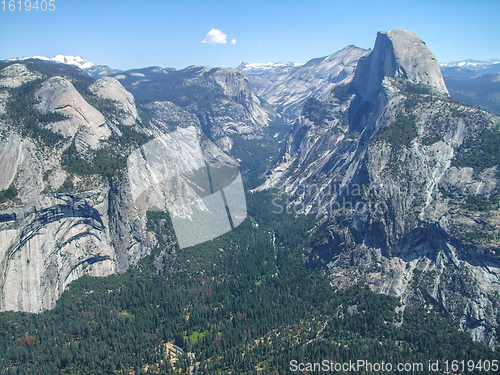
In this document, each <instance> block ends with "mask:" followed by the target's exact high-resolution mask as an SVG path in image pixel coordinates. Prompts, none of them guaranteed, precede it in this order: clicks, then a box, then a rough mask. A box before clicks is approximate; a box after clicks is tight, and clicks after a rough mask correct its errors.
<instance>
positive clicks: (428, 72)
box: [353, 30, 448, 102]
mask: <svg viewBox="0 0 500 375" xmlns="http://www.w3.org/2000/svg"><path fill="white" fill-rule="evenodd" d="M385 77H390V78H396V79H404V80H405V81H408V82H412V83H415V84H424V85H427V86H430V87H432V88H433V89H435V90H436V91H437V92H439V93H448V90H447V89H446V86H445V84H444V81H443V77H442V75H441V70H440V69H439V64H438V62H437V60H436V58H435V57H434V55H433V54H432V52H431V51H429V49H428V48H427V46H426V45H425V43H424V42H423V41H422V40H421V39H420V38H419V37H418V36H417V35H416V34H414V33H412V32H411V31H407V30H393V31H389V32H379V33H378V34H377V39H376V41H375V47H373V51H372V52H371V53H370V54H369V55H368V56H366V57H365V58H362V59H361V60H360V62H359V64H358V66H357V67H356V74H355V76H354V81H353V85H354V87H355V88H356V90H357V93H358V94H359V95H360V96H361V97H363V99H364V100H366V101H369V102H372V101H374V99H375V97H376V96H377V95H378V93H379V92H380V89H381V83H382V80H383V79H384V78H385Z"/></svg>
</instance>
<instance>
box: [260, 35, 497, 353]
mask: <svg viewBox="0 0 500 375" xmlns="http://www.w3.org/2000/svg"><path fill="white" fill-rule="evenodd" d="M427 69H428V70H427ZM438 69H439V67H438V65H437V62H436V61H435V60H434V59H433V56H432V54H431V53H430V52H428V50H427V48H426V47H425V45H424V44H423V42H421V41H420V39H418V37H416V36H415V34H413V33H410V32H407V31H402V30H396V31H392V32H389V33H379V35H378V37H377V41H376V45H375V48H374V50H373V51H372V53H371V54H370V55H369V56H367V57H366V58H364V59H363V60H361V62H360V64H359V66H358V68H357V70H356V73H355V77H354V79H353V85H354V90H352V92H355V93H357V94H351V95H347V96H344V97H339V95H336V93H335V92H332V93H331V94H330V95H329V96H328V97H326V98H325V99H324V100H323V101H318V100H309V101H308V102H306V104H305V106H304V109H303V112H302V116H301V118H300V119H299V120H298V121H297V122H296V124H295V126H294V128H293V130H292V132H291V134H290V137H289V139H288V141H287V143H286V145H285V147H284V148H283V151H282V155H281V159H280V163H279V164H278V165H276V166H275V167H274V168H273V169H272V170H270V171H269V172H268V181H267V183H266V184H265V185H264V187H271V186H272V187H278V188H281V189H284V190H285V191H286V192H288V194H290V195H292V196H293V197H294V198H295V200H294V203H291V204H290V207H289V209H290V211H291V212H296V213H298V214H310V215H315V216H316V218H317V222H318V224H317V227H316V231H315V234H314V235H313V238H315V240H314V241H313V243H312V244H311V249H310V250H309V251H308V252H307V255H306V264H307V265H308V266H310V267H315V268H322V269H324V270H325V271H326V272H327V274H328V275H329V276H328V277H329V279H330V280H331V282H332V284H334V285H337V286H348V285H352V284H353V283H356V282H358V281H366V282H367V283H368V284H369V285H370V287H371V288H372V290H374V291H377V292H380V293H386V294H390V295H395V296H398V297H401V299H402V301H403V302H404V303H405V304H406V305H408V306H414V305H423V304H429V301H432V304H434V308H436V309H440V310H441V311H443V312H445V313H446V314H448V315H449V316H450V317H451V318H452V319H453V320H454V322H455V323H456V324H457V326H459V327H460V328H461V329H463V330H464V331H467V332H469V333H470V334H471V335H472V337H474V338H475V339H476V340H480V341H483V342H485V343H486V344H488V345H490V346H491V347H496V345H497V343H498V337H499V336H498V335H499V332H500V331H499V322H498V319H497V317H498V314H499V313H500V311H499V310H498V308H499V307H498V303H497V301H498V297H499V295H500V257H499V256H500V243H499V242H498V239H499V238H500V237H499V236H500V228H499V226H498V217H500V207H499V197H500V178H499V175H498V170H499V168H500V166H499V159H498V158H497V156H495V155H497V154H496V153H495V152H494V151H493V150H494V148H488V147H485V146H482V144H483V143H482V142H484V139H485V138H488V139H490V140H491V142H498V141H500V118H498V117H497V116H494V115H492V114H489V113H487V112H483V111H481V110H478V109H474V108H470V107H467V106H464V105H460V104H458V103H455V102H453V101H451V100H450V99H449V97H448V95H447V91H446V88H445V87H444V84H443V80H442V77H441V75H440V73H439V70H438ZM472 145H474V146H472ZM483 149H484V152H482V151H481V155H482V156H481V157H479V158H478V159H476V158H473V157H471V154H472V153H474V152H478V151H477V150H483ZM486 150H488V151H486ZM481 202H482V203H481ZM277 203H280V204H281V205H285V204H286V201H284V200H283V201H277Z"/></svg>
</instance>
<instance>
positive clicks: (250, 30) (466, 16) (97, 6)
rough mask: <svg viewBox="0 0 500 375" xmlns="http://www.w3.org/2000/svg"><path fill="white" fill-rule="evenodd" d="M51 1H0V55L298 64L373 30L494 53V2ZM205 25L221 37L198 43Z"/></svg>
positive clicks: (480, 54)
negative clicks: (32, 6)
mask: <svg viewBox="0 0 500 375" xmlns="http://www.w3.org/2000/svg"><path fill="white" fill-rule="evenodd" d="M17 1H18V0H16V6H17V7H19V5H18V3H17ZM34 1H35V0H32V1H31V3H34ZM47 1H48V0H47ZM7 3H8V0H7ZM23 4H24V0H23ZM54 4H55V6H56V9H55V11H53V12H48V11H45V12H41V11H38V12H36V11H34V10H31V11H29V12H27V11H25V10H23V11H18V10H16V11H14V12H9V11H8V10H6V11H3V9H2V7H3V5H2V4H1V3H0V60H1V59H6V58H9V57H22V56H33V55H42V56H47V57H53V56H55V55H57V54H60V53H61V54H65V55H79V56H82V57H84V58H85V59H87V60H89V61H91V62H94V63H97V64H104V65H109V66H111V67H114V68H120V69H130V68H138V67H146V66H154V65H157V66H162V67H175V68H177V69H181V68H184V67H186V66H189V65H207V66H223V67H236V66H237V65H239V64H240V63H241V62H242V61H245V62H267V61H285V62H286V61H296V62H305V61H308V60H310V59H312V58H315V57H321V56H325V55H329V54H331V53H334V52H336V51H338V50H339V49H341V48H343V47H345V46H346V45H349V44H355V45H357V46H359V47H363V48H371V47H373V43H374V41H375V37H376V33H377V31H389V30H393V29H399V28H403V29H407V30H411V31H413V32H415V33H416V34H417V35H419V36H420V37H421V38H422V39H423V40H424V41H425V42H426V44H427V46H428V47H429V48H430V50H431V51H432V52H433V53H434V54H435V55H436V57H437V59H438V61H440V62H449V61H456V60H464V59H468V58H474V59H488V58H500V22H499V20H500V1H499V0H491V1H481V0H478V1H442V0H433V1H415V0H414V1H404V0H399V1H376V0H371V1H326V0H309V1H294V0H288V1H273V0H268V1H260V0H253V1H245V0H241V1H239V0H233V1H209V0H205V1H190V0H184V1H147V0H146V1H144V0H143V1H139V0H136V1H128V0H121V1H104V0H101V1H94V0H85V1H83V0H55V1H54ZM212 29H217V30H220V31H221V32H222V33H223V34H225V35H226V40H227V43H225V44H220V43H219V44H217V43H215V44H210V43H202V40H204V39H205V37H206V36H207V33H209V31H210V30H212ZM233 39H235V42H236V43H235V44H231V40H233Z"/></svg>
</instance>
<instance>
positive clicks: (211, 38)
mask: <svg viewBox="0 0 500 375" xmlns="http://www.w3.org/2000/svg"><path fill="white" fill-rule="evenodd" d="M233 40H234V39H233ZM201 42H202V43H210V44H215V43H218V44H225V43H226V34H224V33H223V32H222V31H220V30H218V29H212V30H210V31H209V32H208V34H207V36H206V38H205V39H203V40H202V41H201ZM235 42H236V41H235ZM231 43H232V41H231Z"/></svg>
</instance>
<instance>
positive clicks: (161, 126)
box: [0, 61, 264, 312]
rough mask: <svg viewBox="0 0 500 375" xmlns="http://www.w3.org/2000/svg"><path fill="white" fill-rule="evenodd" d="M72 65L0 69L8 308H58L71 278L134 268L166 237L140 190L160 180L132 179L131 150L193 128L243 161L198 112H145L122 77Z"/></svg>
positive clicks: (2, 297)
mask: <svg viewBox="0 0 500 375" xmlns="http://www.w3.org/2000/svg"><path fill="white" fill-rule="evenodd" d="M65 69H66V68H64V67H61V66H59V65H55V64H54V63H52V62H38V61H34V62H33V61H31V62H30V63H26V64H24V63H23V64H21V63H11V64H10V65H8V66H6V67H4V68H3V69H2V70H0V85H1V86H0V98H1V103H2V108H3V109H4V110H3V112H2V114H1V115H2V117H1V118H0V134H1V137H0V191H2V193H3V192H7V191H9V192H11V194H10V195H6V196H7V199H3V198H2V200H1V201H0V239H1V240H0V310H1V311H6V310H14V311H28V312H40V311H43V310H45V309H50V308H52V307H54V306H55V303H56V301H57V299H58V298H59V296H60V295H61V294H62V292H63V291H64V289H65V287H66V286H67V285H68V284H69V283H70V282H71V281H73V280H75V279H77V278H79V277H81V276H82V275H91V276H107V275H110V274H112V273H116V272H125V271H126V270H127V269H128V267H129V266H130V265H133V264H135V263H137V261H138V260H139V259H140V258H142V257H143V256H145V255H146V254H148V253H149V252H150V250H151V248H152V247H153V246H154V245H155V243H156V239H155V237H154V235H152V234H151V233H148V232H147V231H146V211H147V210H148V209H151V208H152V207H150V205H145V204H141V202H138V201H137V200H136V199H134V197H133V194H132V190H133V189H136V190H137V189H139V190H141V189H143V190H147V189H148V188H149V186H150V185H148V181H144V180H141V179H139V180H137V179H136V180H134V181H131V180H130V178H129V177H130V175H129V174H127V173H126V170H125V169H126V167H127V164H126V159H127V156H128V155H130V154H131V153H133V152H134V150H138V147H139V146H141V144H143V143H144V142H146V141H148V140H150V139H153V138H155V137H161V136H164V135H165V134H166V133H168V132H171V131H172V130H173V129H175V128H177V127H183V128H187V129H189V132H190V133H189V134H190V135H191V138H193V139H195V140H197V142H199V143H200V144H201V149H202V150H203V152H204V154H205V155H204V156H205V158H206V159H207V160H209V161H210V162H211V163H214V165H217V163H219V164H224V165H226V164H227V163H229V164H233V165H236V161H235V160H233V159H232V158H230V157H229V156H227V155H225V154H224V153H223V152H222V151H221V150H220V149H219V148H217V147H216V146H215V145H214V144H213V143H212V142H210V141H209V140H207V139H206V138H205V139H204V140H203V141H202V138H203V132H202V129H201V126H200V122H199V120H198V118H197V117H196V116H195V115H193V114H191V113H189V112H187V111H185V110H183V109H181V108H180V107H178V106H176V105H174V104H172V103H170V102H153V103H151V104H150V105H148V106H144V107H143V110H144V111H147V112H148V113H149V115H148V117H146V120H141V119H140V118H139V116H138V111H137V108H136V105H135V99H134V97H133V95H132V94H131V93H130V92H128V91H127V90H126V89H125V88H124V87H123V86H122V85H121V84H120V83H119V81H117V80H116V79H114V78H101V79H99V80H98V81H95V82H94V81H93V80H92V79H90V80H88V79H87V78H85V77H84V76H79V75H76V76H75V71H74V70H65ZM51 72H52V74H55V73H57V74H61V75H54V76H50V74H51ZM82 77H83V78H82ZM224 77H225V76H224V75H220V76H218V79H219V80H220V81H221V85H223V86H224V89H225V92H227V95H228V96H231V97H234V100H240V101H243V102H245V101H246V100H252V98H253V97H252V96H250V97H249V98H248V97H245V96H240V95H239V91H238V90H234V89H232V87H231V84H232V82H231V79H234V77H232V78H231V77H229V78H227V80H226V79H225V78H224ZM76 87H78V88H79V90H77V89H76ZM91 103H92V104H91ZM257 104H258V103H257ZM257 104H256V105H257ZM250 108H251V107H250ZM254 110H255V111H258V109H254ZM251 111H252V109H250V110H249V112H251ZM33 119H34V120H33ZM175 119H177V123H176V122H175V121H174V120H175ZM233 121H235V120H233ZM236 121H237V120H236ZM255 121H257V122H258V121H264V120H260V119H257V120H255ZM141 140H142V141H141ZM184 152H185V153H187V155H186V158H187V159H189V157H190V155H189V150H185V151H184ZM124 160H125V164H124ZM143 167H144V166H143ZM144 168H146V167H144ZM134 170H135V171H136V172H137V166H136V168H135V169H134ZM138 173H140V171H139V172H138ZM148 173H149V174H148V176H150V177H151V178H152V179H153V180H158V181H160V180H161V179H162V178H164V176H163V175H162V176H160V175H156V176H155V175H154V174H153V175H151V173H152V171H148ZM181 182H182V181H181ZM141 184H144V186H141ZM170 194H171V195H170V196H169V197H167V198H168V199H170V200H171V201H176V199H177V198H176V196H175V194H173V193H170ZM172 194H173V195H172ZM179 194H180V193H179Z"/></svg>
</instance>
